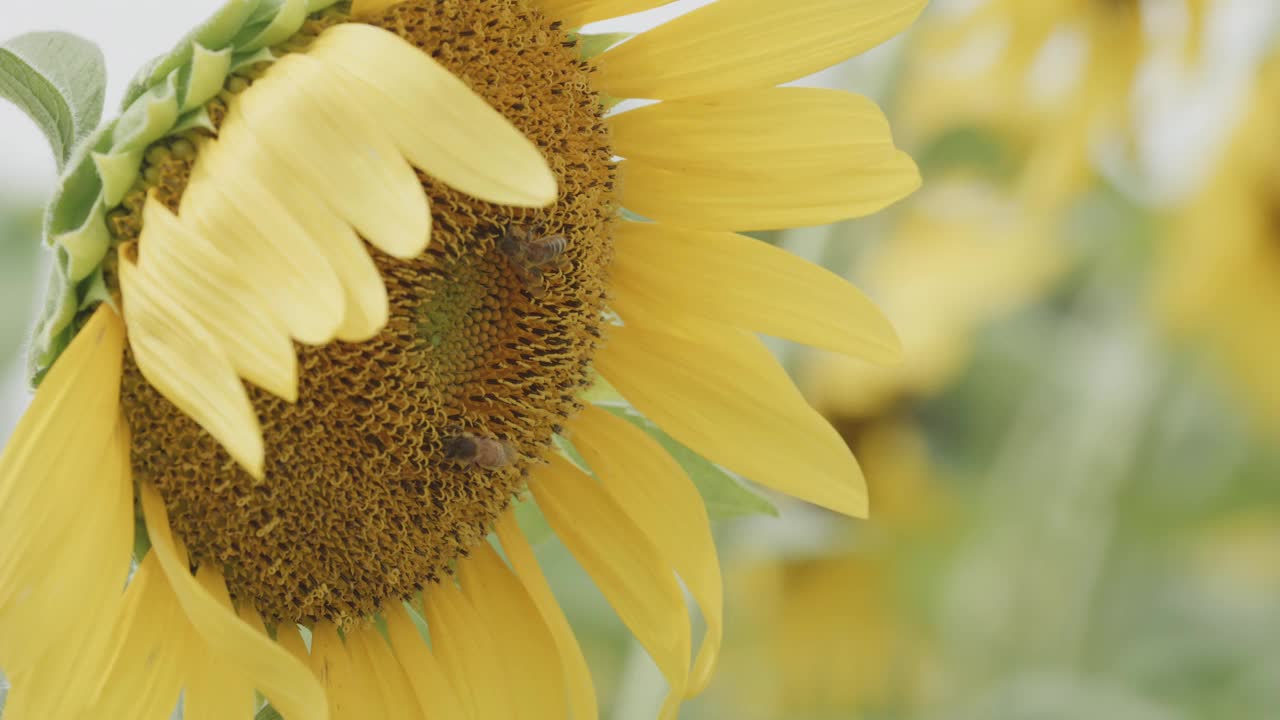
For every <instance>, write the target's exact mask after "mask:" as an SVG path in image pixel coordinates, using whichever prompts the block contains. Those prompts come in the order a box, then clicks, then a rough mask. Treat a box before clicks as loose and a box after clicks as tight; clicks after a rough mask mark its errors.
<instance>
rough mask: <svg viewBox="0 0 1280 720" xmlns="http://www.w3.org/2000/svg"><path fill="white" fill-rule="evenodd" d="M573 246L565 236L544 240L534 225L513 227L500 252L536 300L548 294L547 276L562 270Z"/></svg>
mask: <svg viewBox="0 0 1280 720" xmlns="http://www.w3.org/2000/svg"><path fill="white" fill-rule="evenodd" d="M568 246H569V240H568V239H567V238H566V237H565V236H563V235H547V236H540V235H538V233H537V230H535V228H534V227H533V226H530V225H517V224H515V223H510V224H508V225H507V230H506V232H504V233H503V234H502V237H500V238H498V250H499V252H501V253H502V254H503V255H506V256H507V260H508V261H510V262H511V266H512V267H513V268H515V270H516V272H517V273H518V274H519V275H520V279H521V280H522V281H523V282H524V285H525V289H527V290H528V291H529V294H530V295H532V296H533V297H535V298H541V297H543V296H545V295H546V294H547V289H546V285H545V283H544V281H543V275H544V273H545V271H546V270H547V269H549V268H558V267H560V262H561V258H562V257H563V256H564V252H565V250H566V249H567V248H568Z"/></svg>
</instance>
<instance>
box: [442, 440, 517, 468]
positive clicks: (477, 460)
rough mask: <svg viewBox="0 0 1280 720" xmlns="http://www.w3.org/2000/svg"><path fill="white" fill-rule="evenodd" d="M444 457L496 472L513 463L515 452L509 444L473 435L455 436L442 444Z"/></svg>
mask: <svg viewBox="0 0 1280 720" xmlns="http://www.w3.org/2000/svg"><path fill="white" fill-rule="evenodd" d="M444 454H445V457H447V458H449V459H450V460H457V461H458V462H461V463H463V464H464V465H479V466H480V467H482V468H484V469H486V470H497V469H499V468H504V467H506V466H508V465H510V464H511V463H513V462H515V459H516V451H515V448H513V447H511V445H510V444H509V443H506V442H503V441H502V440H497V439H495V438H486V437H477V436H475V435H466V434H463V435H455V436H454V437H451V438H449V439H448V440H446V441H445V443H444Z"/></svg>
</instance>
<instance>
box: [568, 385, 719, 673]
mask: <svg viewBox="0 0 1280 720" xmlns="http://www.w3.org/2000/svg"><path fill="white" fill-rule="evenodd" d="M570 430H571V434H572V436H573V444H574V447H576V448H577V449H578V450H579V451H580V452H581V453H582V457H583V458H584V459H585V460H586V461H587V464H588V465H589V466H590V467H591V472H592V473H593V474H594V475H595V476H596V477H597V478H598V479H599V480H600V484H601V485H603V486H604V489H605V491H606V492H608V493H609V494H610V495H611V496H613V499H614V500H616V501H617V505H618V507H620V508H622V509H624V510H625V511H626V513H627V515H628V516H629V517H630V518H631V519H632V520H633V521H634V522H635V524H636V526H637V527H639V528H640V530H641V531H642V532H643V533H644V534H645V535H646V536H648V537H650V538H652V539H653V542H654V544H655V545H657V547H658V551H659V552H661V553H662V558H663V560H664V561H666V563H667V565H668V566H669V567H672V568H674V569H675V571H676V572H677V573H678V574H679V575H680V578H681V579H682V580H684V584H685V587H687V588H688V589H689V593H690V594H691V595H693V598H694V599H695V600H696V601H697V602H698V607H699V608H701V609H702V616H703V618H704V619H705V620H706V623H707V633H706V636H705V637H704V638H703V640H702V646H701V647H700V648H699V650H698V658H697V660H696V661H695V662H694V670H693V675H692V677H691V678H690V683H689V689H688V691H687V693H686V697H692V696H694V695H697V694H699V693H701V692H702V691H703V690H705V689H706V688H707V685H708V684H709V683H710V682H711V676H712V674H713V673H714V672H715V666H716V661H717V659H718V658H719V655H720V641H721V639H722V638H723V637H724V586H723V583H722V582H721V579H720V560H719V558H718V557H717V556H716V546H715V540H714V538H713V537H712V535H711V520H710V519H709V518H708V517H707V509H706V506H705V505H703V503H702V496H701V495H699V494H698V489H697V488H696V487H694V485H693V483H692V482H690V481H689V478H688V476H686V475H685V473H684V470H683V469H682V468H681V467H680V464H679V463H677V462H676V461H675V460H674V459H672V457H671V456H670V455H668V454H667V451H666V450H664V449H663V448H662V446H661V445H660V444H658V442H657V441H656V440H654V439H653V438H652V437H650V436H649V435H648V434H646V433H645V432H644V431H643V430H640V429H639V428H637V427H636V426H634V425H632V424H631V423H629V422H627V421H626V420H623V419H622V418H620V417H618V416H616V415H614V414H612V413H610V412H608V411H607V410H602V409H600V408H598V407H595V406H594V405H588V406H587V407H586V409H585V410H583V412H582V414H581V415H580V416H579V417H578V418H576V419H575V420H574V422H573V423H572V425H571V426H570Z"/></svg>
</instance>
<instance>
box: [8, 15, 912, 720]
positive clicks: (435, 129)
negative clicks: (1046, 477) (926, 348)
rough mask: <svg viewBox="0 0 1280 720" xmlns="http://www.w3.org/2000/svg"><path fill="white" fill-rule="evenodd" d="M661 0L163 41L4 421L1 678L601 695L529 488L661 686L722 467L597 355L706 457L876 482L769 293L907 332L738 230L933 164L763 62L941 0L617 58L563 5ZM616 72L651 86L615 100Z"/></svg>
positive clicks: (818, 495)
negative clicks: (8, 431)
mask: <svg viewBox="0 0 1280 720" xmlns="http://www.w3.org/2000/svg"><path fill="white" fill-rule="evenodd" d="M662 4H664V3H663V2H662V0H537V1H536V2H535V1H534V0H410V1H408V2H387V1H386V0H364V1H360V0H357V2H355V3H354V4H350V3H334V2H332V1H330V2H324V1H320V2H317V1H316V0H311V1H310V2H306V1H303V0H297V1H295V0H283V1H282V2H255V1H253V0H234V1H232V2H230V3H228V4H227V5H226V6H225V7H224V8H223V9H222V10H221V11H219V13H218V14H217V15H215V16H214V17H213V18H212V19H211V20H210V21H209V22H208V23H207V24H205V25H204V26H202V27H201V28H199V29H198V30H197V31H196V32H195V33H194V34H193V35H192V36H190V37H189V38H188V39H187V40H185V41H184V42H183V43H182V44H181V45H180V46H179V47H178V49H177V50H176V51H175V52H174V53H172V54H171V55H169V56H167V57H165V58H162V59H160V60H159V61H157V62H156V63H155V64H154V65H152V66H151V67H149V68H147V69H146V70H144V71H143V73H142V74H141V75H140V76H139V79H138V81H137V82H136V83H135V85H134V88H133V89H132V90H131V91H130V92H129V93H128V95H127V97H126V103H127V105H126V109H125V110H124V111H123V113H122V115H121V116H120V118H119V119H117V120H116V121H114V122H113V123H111V124H109V125H107V126H106V127H104V128H103V129H102V130H100V131H99V132H98V133H97V134H95V135H94V136H92V137H91V138H90V139H89V140H88V141H87V143H86V145H85V146H84V147H82V148H81V149H80V151H79V153H78V154H77V156H76V157H75V158H74V159H73V162H72V165H71V168H72V169H71V171H70V172H69V173H68V174H67V175H66V178H65V180H64V184H63V189H62V191H61V193H60V194H59V196H58V197H57V198H55V200H54V205H53V208H52V211H51V214H50V217H51V218H53V220H52V221H51V223H50V232H51V238H50V240H51V242H52V243H53V244H54V245H55V246H56V248H57V251H58V259H59V263H58V272H57V273H56V278H55V280H56V282H55V284H54V286H53V289H52V300H51V302H50V304H49V311H48V312H47V314H46V316H45V319H44V321H43V322H42V324H41V326H40V328H39V334H38V336H37V338H36V340H35V342H34V347H35V353H34V361H33V362H34V366H35V367H34V370H35V373H36V378H37V380H38V382H39V389H38V390H37V392H36V395H35V398H34V401H33V403H32V405H31V406H30V408H29V410H28V411H27V413H26V415H25V416H24V418H23V420H22V422H21V424H20V426H19V428H18V429H17V430H16V432H15V433H14V435H13V437H12V438H11V439H10V440H9V442H8V444H7V445H6V447H5V451H4V455H3V458H2V459H0V666H3V668H4V669H5V671H6V673H8V675H9V677H10V678H11V680H12V686H13V690H12V693H11V695H10V699H9V706H8V712H9V714H10V715H9V717H12V718H23V717H58V718H71V717H111V718H126V717H127V718H165V717H167V716H168V714H169V713H170V711H171V710H172V709H173V707H174V705H175V702H176V701H177V699H178V697H179V694H180V693H181V695H182V698H183V706H184V710H185V713H186V717H187V718H189V719H190V718H219V719H222V718H236V717H250V716H251V715H252V713H253V712H254V711H255V709H256V703H255V690H256V691H258V692H260V693H261V694H262V695H263V696H265V697H266V698H267V699H268V700H269V701H270V702H271V704H272V706H273V707H274V708H276V709H277V710H278V711H279V712H281V713H283V714H284V715H285V716H286V717H289V718H308V719H310V718H325V717H332V718H356V717H359V718H368V717H374V718H381V717H406V718H407V717H421V716H424V715H429V716H432V717H436V716H439V717H449V718H486V719H488V718H506V717H539V718H541V717H547V718H553V717H555V718H560V717H568V716H572V717H574V718H594V717H596V715H597V703H596V699H595V694H594V690H593V687H592V683H591V678H590V676H589V674H588V672H587V667H586V663H585V660H584V658H583V655H582V653H581V651H580V649H579V647H578V645H577V642H576V640H575V639H574V637H573V634H572V632H571V630H570V628H569V625H568V623H567V622H566V619H565V617H564V615H563V614H562V612H561V611H560V610H559V608H558V606H557V605H556V602H555V600H554V598H553V596H552V594H551V591H550V589H549V587H548V584H547V582H546V580H545V579H544V577H543V576H542V574H541V572H540V570H539V567H538V564H537V562H536V560H535V558H534V555H533V552H532V549H531V547H530V544H529V542H528V540H527V539H526V538H525V537H524V536H523V535H522V532H521V529H520V527H519V525H518V524H517V522H516V519H515V516H514V514H513V509H512V508H513V505H512V501H513V498H516V497H517V496H520V495H521V494H522V493H524V492H525V491H526V489H527V490H528V491H531V494H532V497H533V499H534V500H535V501H536V503H537V506H538V507H539V508H540V510H541V511H542V513H543V514H544V515H545V516H546V518H547V520H548V522H549V524H550V525H551V526H552V528H553V529H554V530H555V531H556V532H557V534H558V535H559V537H560V539H561V540H562V541H563V542H564V544H565V545H566V546H567V547H568V548H569V550H571V551H572V553H573V554H574V555H575V556H576V557H577V559H578V560H579V561H580V562H581V563H582V565H583V566H584V567H585V568H586V569H587V571H588V572H589V573H590V574H591V575H592V577H593V578H594V579H595V581H596V583H597V584H598V586H599V587H600V589H601V590H602V592H603V594H604V595H605V596H606V598H607V599H608V600H609V601H610V602H611V603H612V604H613V606H614V608H615V609H616V611H617V612H618V614H619V616H620V617H621V619H622V620H623V622H624V623H625V624H626V625H627V626H628V627H629V629H630V630H631V631H632V632H633V633H634V635H635V636H636V637H637V639H638V640H639V641H640V642H641V643H642V644H643V645H644V647H645V648H646V649H647V650H648V651H649V653H650V654H651V655H652V656H653V658H654V660H655V661H656V662H657V664H658V666H659V667H660V668H661V669H662V671H663V673H664V674H665V676H666V677H667V679H668V681H669V683H670V686H671V693H670V698H669V700H668V703H667V705H666V707H665V709H664V715H667V716H671V715H674V713H675V712H676V710H677V709H678V705H679V702H680V700H681V699H682V698H684V697H688V696H692V695H693V694H696V693H698V692H700V691H701V690H702V689H704V688H705V686H706V685H707V683H708V682H709V679H710V677H711V673H712V670H713V668H714V666H715V663H716V659H717V654H718V651H719V645H720V638H721V635H722V618H721V615H722V604H723V600H722V594H723V593H722V588H721V582H720V570H719V565H718V561H717V559H716V553H715V548H714V545H713V543H712V538H711V532H710V529H709V526H708V518H707V514H706V511H705V508H704V507H703V505H702V502H701V500H700V498H699V496H698V494H697V492H696V490H695V488H694V486H693V485H692V484H691V482H690V481H689V479H688V478H687V477H686V476H685V475H684V473H683V472H682V470H681V468H680V466H679V465H678V464H677V463H676V462H675V461H674V460H673V459H672V457H670V456H669V455H667V454H666V452H665V451H664V450H663V449H662V447H661V446H660V445H658V444H657V441H655V440H654V439H653V438H652V437H650V436H649V435H648V434H646V433H645V432H643V431H642V430H640V429H638V428H637V427H636V426H635V425H632V424H631V423H629V422H627V421H626V420H623V419H621V418H619V417H618V416H616V415H613V414H611V413H609V412H608V411H606V410H603V409H601V408H598V407H595V406H592V405H590V404H588V403H585V402H584V401H583V399H582V398H583V397H584V393H586V392H587V391H588V390H589V389H590V388H591V387H592V386H593V384H595V383H597V382H598V381H600V382H603V381H607V382H608V383H609V384H611V386H612V387H614V388H616V389H617V391H619V392H620V393H621V395H622V396H624V397H625V398H626V400H627V401H629V402H630V403H631V404H632V405H633V406H634V408H636V409H637V410H639V411H641V412H643V413H644V414H645V415H646V416H647V417H648V418H649V419H650V420H652V421H653V422H655V423H657V424H659V425H660V426H661V427H662V428H663V429H664V430H665V431H666V432H667V433H668V434H669V435H670V436H671V437H673V438H675V439H676V440H678V441H679V442H681V443H683V444H685V445H686V446H688V447H689V448H691V449H693V450H695V451H697V452H698V453H700V454H702V455H704V456H705V457H706V458H708V459H710V460H712V461H714V462H716V463H719V464H721V465H723V466H725V467H726V468H728V469H731V470H733V471H735V472H738V473H740V474H742V475H744V476H747V477H750V478H753V479H754V480H756V481H758V482H760V483H763V484H765V485H767V486H770V487H773V488H776V489H778V490H781V491H783V492H787V493H791V494H793V495H796V496H797V497H800V498H803V499H806V500H808V501H811V502H814V503H817V504H820V505H823V506H826V507H829V508H831V509H833V510H837V511H840V512H843V513H846V514H850V515H859V514H862V513H864V512H865V510H866V494H865V488H864V487H863V485H862V480H861V475H860V471H859V469H858V466H857V464H856V463H855V461H854V459H853V456H852V455H851V454H850V452H849V451H848V450H847V448H846V447H845V446H844V444H843V443H842V442H841V440H840V437H839V435H838V434H837V433H836V432H835V431H834V430H833V429H832V428H831V427H830V426H829V425H828V424H826V422H825V421H824V420H823V419H822V418H821V416H820V415H818V414H817V413H816V412H815V411H813V410H812V409H811V408H810V407H809V406H808V405H807V404H805V402H804V401H803V399H802V398H801V396H800V395H799V393H798V391H797V390H796V389H795V388H794V387H793V386H792V384H791V383H790V381H789V380H788V378H787V376H786V375H785V373H783V371H782V370H781V369H780V367H779V366H778V365H777V364H776V363H775V362H774V360H773V358H772V357H771V356H770V355H769V353H768V352H767V351H766V350H765V349H764V347H763V345H762V344H761V343H760V341H759V340H758V339H757V338H756V337H755V336H754V334H753V333H754V332H762V333H768V334H774V335H778V336H782V337H787V338H791V339H794V340H798V341H801V342H805V343H811V344H815V345H820V346H823V347H827V348H830V349H833V350H838V351H843V352H849V353H853V354H856V355H860V356H864V357H868V358H870V359H873V360H877V361H884V362H891V361H894V360H895V359H896V357H897V356H898V354H899V352H900V348H899V346H898V344H897V340H896V337H895V336H894V334H893V331H892V329H891V327H890V326H889V325H888V323H887V321H886V320H884V319H883V317H882V316H881V315H880V314H879V313H878V311H877V310H876V309H875V307H874V306H873V305H872V304H871V303H870V301H869V300H867V299H866V298H864V297H863V296H862V295H861V294H860V293H859V292H858V291H857V290H855V289H854V288H853V287H852V286H850V285H848V284H846V283H844V282H843V281H842V280H840V279H839V278H838V277H836V276H835V275H833V274H830V273H828V272H826V271H824V270H822V269H820V268H818V267H816V266H812V265H809V264H806V263H804V262H802V261H800V260H799V259H797V258H794V257H792V256H790V255H788V254H787V253H785V252H783V251H781V250H778V249H776V248H773V247H772V246H769V245H767V244H764V243H761V242H758V241H756V240H753V239H751V238H748V237H746V236H742V235H737V234H734V233H733V232H731V231H735V230H738V231H742V230H755V229H765V228H777V227H783V226H788V225H797V224H817V223H825V222H830V221H833V220H837V219H840V218H845V217H850V216H855V215H862V214H866V213H870V212H873V211H875V210H877V209H879V208H881V207H883V206H885V205H887V204H889V203H891V202H893V201H895V200H897V199H899V198H901V197H902V196H904V195H906V194H907V193H909V192H911V191H912V190H913V189H914V188H915V187H916V186H917V185H918V183H919V179H918V174H917V172H916V169H915V167H914V165H913V163H912V162H911V160H910V159H909V158H908V157H907V156H906V155H905V154H903V153H901V152H900V151H898V150H897V149H895V147H894V145H893V142H892V138H891V136H890V132H889V128H888V125H887V123H886V121H885V119H884V117H883V116H882V115H881V113H880V112H879V111H878V109H877V108H876V107H875V106H874V105H873V104H872V103H871V102H869V101H867V100H865V99H863V98H861V97H858V96H854V95H850V94H846V93H841V92H835V91H826V90H817V89H806V88H798V87H786V88H780V87H775V85H777V84H779V83H783V82H787V81H790V80H793V79H796V78H799V77H802V76H805V75H807V74H810V73H812V72H814V71H817V70H819V69H821V68H823V67H826V66H828V65H831V64H833V63H836V62H839V61H841V60H843V59H845V58H847V57H849V56H851V55H854V54H856V53H858V52H861V51H863V50H865V49H867V48H870V47H872V46H874V45H877V44H879V43H880V42H882V41H883V40H885V39H887V38H889V37H891V36H892V35H894V34H896V33H898V32H900V31H901V30H902V29H904V28H905V27H906V26H907V25H909V24H910V23H911V22H912V21H913V20H914V18H915V17H916V16H917V15H918V14H919V12H920V11H921V9H922V6H923V0H815V1H814V2H808V3H800V4H798V3H794V2H790V1H789V0H719V1H718V2H715V3H713V4H710V5H708V6H706V7H703V8H701V9H699V10H696V11H694V12H691V13H689V14H686V15H684V16H682V17H680V18H678V19H676V20H674V21H672V22H670V23H668V24H665V25H662V26H660V27H658V28H656V29H654V30H652V31H649V32H646V33H644V34H642V35H639V36H637V37H634V38H632V39H630V40H628V41H626V42H624V43H622V44H620V45H617V46H616V47H614V48H612V49H609V50H608V51H606V52H603V53H595V54H594V55H592V56H591V57H584V55H586V54H589V53H584V52H583V49H584V48H586V47H589V46H591V45H592V44H593V43H594V41H593V39H592V38H590V37H587V36H582V35H580V34H578V33H575V32H571V29H572V28H577V27H580V26H582V25H583V24H585V23H589V22H592V21H595V20H599V19H604V18H609V17H613V16H619V15H623V14H626V13H630V12H634V11H638V10H643V9H647V8H649V7H654V6H658V5H662ZM625 98H636V99H646V100H657V101H660V102H656V103H652V104H648V105H645V106H643V107H640V108H639V109H634V110H630V111H627V112H621V113H617V114H614V115H607V113H606V111H605V108H606V106H610V105H612V104H613V103H614V102H615V101H617V100H620V99H625ZM619 159H621V160H620V161H619ZM623 210H625V211H626V212H625V213H623V212H622V211H623ZM598 378H602V379H603V380H598ZM564 438H567V439H568V440H569V441H571V442H572V444H573V446H574V447H575V448H576V449H577V451H578V453H579V454H580V456H581V458H582V459H583V460H584V463H585V465H579V464H576V463H575V462H572V461H570V460H568V459H566V457H567V456H566V455H565V454H562V453H561V452H557V448H560V447H561V440H562V439H564ZM497 546H500V547H501V551H502V552H501V554H500V553H499V551H498V550H497ZM131 552H132V554H133V555H134V556H135V559H134V563H133V564H132V565H131ZM677 578H679V580H677ZM681 581H682V582H683V586H684V588H687V589H688V591H689V593H690V594H691V595H692V597H693V598H694V600H696V602H697V603H698V605H699V608H700V610H701V613H702V615H703V617H704V619H705V622H706V626H707V632H706V636H705V638H704V639H703V641H702V642H701V644H700V646H699V647H698V653H697V656H696V658H693V657H691V656H693V641H692V638H691V634H692V633H691V622H690V619H689V615H688V609H687V608H686V605H685V600H684V594H683V592H682V587H681ZM122 588H123V592H121V589H122ZM426 638H429V642H426V641H424V640H425V639H426Z"/></svg>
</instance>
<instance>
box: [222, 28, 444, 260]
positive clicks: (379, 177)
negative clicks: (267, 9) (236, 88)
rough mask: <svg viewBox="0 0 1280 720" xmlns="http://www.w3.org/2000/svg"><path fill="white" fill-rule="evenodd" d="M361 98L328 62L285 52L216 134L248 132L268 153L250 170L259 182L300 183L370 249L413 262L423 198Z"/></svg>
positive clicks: (425, 223) (424, 211)
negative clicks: (337, 78) (339, 79)
mask: <svg viewBox="0 0 1280 720" xmlns="http://www.w3.org/2000/svg"><path fill="white" fill-rule="evenodd" d="M361 100H362V98H361V97H359V96H356V95H353V94H352V93H351V92H350V91H349V90H348V89H347V87H346V83H342V82H335V81H334V78H333V74H332V71H331V70H330V69H329V66H328V65H326V64H325V63H322V62H320V61H319V60H316V59H314V58H311V57H308V56H306V55H300V54H296V53H295V54H292V55H286V56H285V57H283V58H281V59H280V60H278V61H276V62H275V63H274V64H272V66H271V69H270V70H269V71H268V72H267V74H266V75H265V76H264V77H262V78H261V79H259V80H257V81H256V82H254V84H253V85H252V86H251V87H250V88H249V89H248V90H246V91H244V92H243V93H241V94H240V96H239V97H238V98H237V99H236V102H234V103H232V105H231V108H230V112H229V114H228V116H227V120H226V122H224V123H223V126H222V128H221V129H220V131H219V137H220V138H222V141H223V142H227V143H232V142H233V141H234V142H236V143H239V142H241V133H246V132H247V133H251V134H252V135H253V137H254V138H255V140H256V141H257V144H258V146H259V147H260V148H261V149H262V150H264V151H265V153H264V154H263V155H262V156H261V158H260V161H259V168H255V171H256V172H258V173H259V175H258V177H259V178H260V179H261V180H263V182H264V184H266V185H268V186H272V184H273V182H274V181H275V180H276V178H280V179H281V180H287V181H289V182H294V183H298V184H299V185H300V186H302V187H304V188H306V189H308V190H309V191H310V192H312V193H315V194H317V195H319V196H320V197H322V198H324V200H325V202H327V203H328V204H329V205H330V206H331V207H333V209H334V210H336V211H337V212H338V214H339V215H341V216H342V217H343V218H344V219H345V220H346V221H347V222H349V223H351V224H352V225H354V226H355V228H356V230H358V231H359V232H360V234H361V235H362V236H364V237H365V239H367V240H368V241H369V242H371V243H373V244H374V245H375V246H377V247H379V248H381V249H382V250H384V251H386V252H387V253H389V254H391V255H393V256H395V257H400V258H410V257H416V256H417V255H419V254H420V253H421V252H422V251H423V250H424V249H426V247H427V242H428V240H429V239H430V231H431V224H430V221H431V216H430V213H429V212H428V208H427V198H426V195H424V194H423V191H422V185H421V183H419V181H418V176H417V175H416V174H415V173H414V172H413V168H411V167H409V163H407V162H405V160H404V158H403V157H402V156H401V155H400V152H399V150H397V149H396V146H395V145H394V144H393V143H392V142H391V139H390V138H389V137H388V136H387V135H386V129H385V128H384V125H383V121H382V120H380V119H378V118H377V117H375V116H374V115H373V114H372V113H371V112H370V111H368V110H366V109H365V108H364V106H363V105H362V104H361ZM263 167H265V168H267V169H265V170H263V169H261V168H263Z"/></svg>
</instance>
